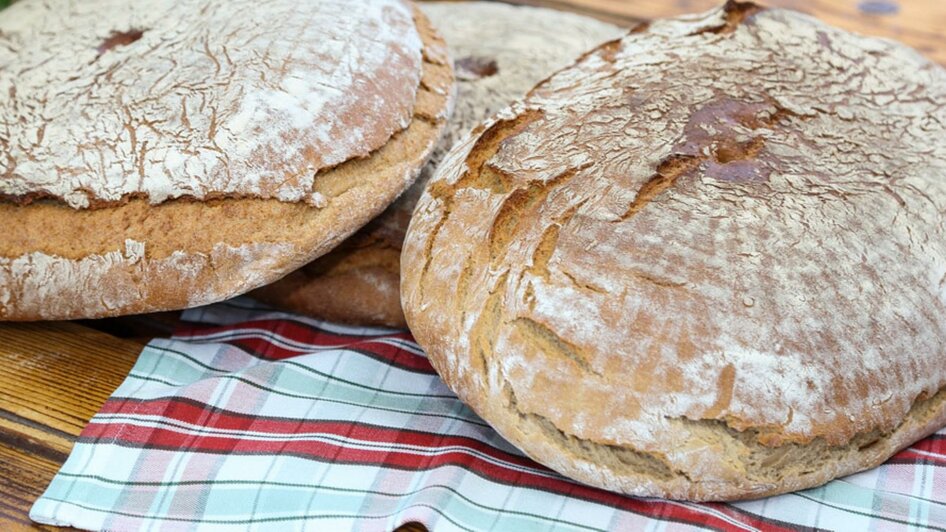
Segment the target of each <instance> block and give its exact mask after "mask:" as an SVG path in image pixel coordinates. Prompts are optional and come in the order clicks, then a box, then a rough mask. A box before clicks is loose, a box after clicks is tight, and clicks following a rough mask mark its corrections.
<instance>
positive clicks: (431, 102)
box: [0, 8, 453, 320]
mask: <svg viewBox="0 0 946 532" xmlns="http://www.w3.org/2000/svg"><path fill="white" fill-rule="evenodd" d="M413 13H414V14H413V16H414V21H415V25H416V28H417V31H418V34H419V35H420V39H421V42H422V50H421V54H422V57H423V61H422V63H421V72H420V75H419V78H418V79H419V81H418V88H417V91H416V98H415V100H414V103H413V110H412V118H411V120H410V123H409V125H408V126H407V127H406V128H405V129H403V130H401V131H398V132H396V133H394V134H393V135H392V136H391V138H390V139H389V140H388V141H387V142H386V143H385V144H384V145H383V146H382V147H380V148H379V149H377V150H374V151H373V152H372V153H371V154H370V155H369V156H368V157H365V158H354V159H351V160H348V161H346V162H343V163H341V164H339V165H337V166H335V167H333V168H331V169H327V170H324V171H321V172H319V173H318V174H317V176H316V178H315V179H314V181H313V187H314V192H315V193H317V194H318V195H319V196H320V197H322V198H323V201H321V202H320V205H312V204H310V203H306V202H294V203H290V202H283V201H279V200H276V199H255V198H249V197H240V198H229V197H220V198H213V199H206V200H204V201H198V200H196V199H194V198H180V199H175V200H170V201H165V202H163V203H161V204H158V205H152V204H150V203H149V201H148V200H147V199H145V198H126V199H125V200H124V201H123V202H121V203H119V204H111V205H108V206H102V207H101V208H92V209H74V208H72V207H69V206H67V205H65V204H63V203H61V202H57V201H52V200H39V201H34V202H32V203H29V204H27V205H23V204H20V203H16V202H11V201H0V220H3V222H4V225H5V230H6V237H5V238H4V239H3V240H2V241H0V319H5V320H36V319H74V318H96V317H104V316H115V315H120V314H131V313H139V312H151V311H159V310H169V309H178V308H184V307H191V306H197V305H202V304H207V303H211V302H214V301H219V300H222V299H226V298H228V297H232V296H234V295H238V294H241V293H244V292H246V291H248V290H251V289H253V288H256V287H258V286H260V285H262V284H266V283H269V282H272V281H275V280H276V279H278V278H280V277H281V276H283V275H285V274H286V273H287V272H290V271H292V270H294V269H296V268H298V267H299V266H301V265H302V264H305V263H306V262H309V261H311V260H312V259H313V258H315V257H317V256H319V255H321V254H324V253H325V252H327V251H328V250H330V249H331V248H333V247H335V246H336V245H338V243H339V242H341V241H342V240H344V239H345V238H346V237H348V236H349V235H350V234H351V233H353V232H354V231H355V230H357V229H358V228H359V227H361V226H362V225H364V224H365V223H367V222H368V221H369V220H371V219H372V218H373V217H375V216H377V215H378V214H379V213H380V212H382V211H383V210H384V208H385V207H387V206H388V205H389V204H390V203H391V202H392V201H393V200H394V199H395V198H397V197H398V196H399V195H400V194H401V193H402V192H403V191H404V190H405V189H406V188H407V187H408V186H410V184H411V183H412V182H413V181H414V179H415V178H416V176H417V174H418V172H419V171H420V168H421V167H422V166H423V164H424V163H425V162H426V160H427V158H428V157H429V155H430V153H431V151H432V150H433V147H434V145H435V144H436V141H437V140H438V139H439V137H440V135H441V132H442V129H443V127H444V123H445V121H446V116H447V113H448V110H449V107H450V100H451V98H452V95H453V90H452V85H453V72H452V67H451V65H450V61H449V58H448V56H447V52H446V45H445V43H444V42H443V40H442V39H441V38H440V36H439V35H438V34H437V33H436V32H435V31H434V30H433V28H432V27H431V26H430V24H429V22H428V21H427V19H426V17H424V15H423V14H422V13H420V12H419V11H418V10H417V9H416V8H414V11H413Z"/></svg>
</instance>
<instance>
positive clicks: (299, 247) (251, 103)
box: [0, 0, 453, 320]
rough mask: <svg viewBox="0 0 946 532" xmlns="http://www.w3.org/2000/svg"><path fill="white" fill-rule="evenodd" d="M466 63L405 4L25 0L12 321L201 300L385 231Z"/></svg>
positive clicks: (4, 39) (9, 173) (8, 263)
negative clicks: (379, 224)
mask: <svg viewBox="0 0 946 532" xmlns="http://www.w3.org/2000/svg"><path fill="white" fill-rule="evenodd" d="M452 82H453V80H452V67H451V65H450V64H449V61H448V58H447V54H446V48H445V45H444V43H443V41H442V39H441V38H440V37H439V36H438V35H437V34H436V33H435V32H434V30H433V29H432V28H431V26H430V24H429V23H428V22H427V19H426V18H425V17H424V15H423V14H421V13H420V12H419V11H418V10H416V8H414V7H413V6H412V5H411V4H409V3H407V2H405V1H401V0H366V1H361V2H356V3H351V2H347V1H341V0H318V1H312V2H302V3H299V2H293V1H290V0H274V1H268V2H258V1H255V0H227V1H222V0H214V1H210V2H207V1H197V0H186V1H177V0H162V1H160V2H148V3H147V4H143V3H139V2H131V1H128V0H109V1H105V2H95V3H92V2H72V3H69V4H68V5H67V6H61V5H59V4H52V3H49V2H40V1H38V0H37V1H34V0H25V1H23V2H18V3H17V4H15V5H13V6H12V7H10V8H9V9H7V10H5V11H4V12H3V13H2V14H0V92H2V93H3V94H5V95H9V97H8V98H5V99H3V100H0V129H2V130H3V131H4V135H2V136H0V220H2V222H3V225H4V227H5V231H6V235H7V236H6V237H5V238H4V239H3V240H2V241H0V319H8V320H10V319H12V320H29V319H64V318H80V317H100V316H110V315H118V314H127V313H135V312H146V311H155V310H162V309H173V308H182V307H188V306H195V305H201V304H205V303H210V302H213V301H218V300H221V299H225V298H228V297H231V296H233V295H236V294H240V293H243V292H245V291H247V290H250V289H252V288H255V287H257V286H259V285H261V284H265V283H268V282H272V281H274V280H276V279H278V278H280V277H281V276H283V275H285V274H286V273H287V272H290V271H292V270H293V269H295V268H298V267H299V266H300V265H302V264H305V263H306V262H308V261H310V260H311V259H313V258H314V257H317V256H319V255H321V254H323V253H325V252H326V251H328V250H330V249H331V248H333V247H334V246H335V245H337V244H338V243H339V242H340V241H342V240H343V239H345V238H346V237H348V236H349V235H350V234H351V233H353V232H354V231H356V230H357V229H359V228H360V227H361V226H362V225H364V224H365V223H366V222H367V221H368V220H370V219H372V218H373V217H375V216H377V215H378V214H379V213H380V212H382V211H383V210H384V209H385V208H386V207H387V206H388V205H389V204H390V203H391V202H392V201H394V200H395V199H396V198H397V197H398V196H399V195H400V194H401V193H402V192H403V191H404V190H405V189H406V188H407V187H408V186H409V185H410V184H411V183H412V182H413V180H414V179H415V177H416V176H417V174H418V172H419V170H420V168H421V167H422V166H423V164H424V162H425V161H426V159H427V157H428V156H429V155H430V152H431V150H432V149H433V146H434V145H435V143H436V140H437V139H438V138H439V136H440V134H441V131H442V128H443V125H444V123H445V118H446V115H447V111H448V109H449V100H450V98H451V97H452V88H451V84H452Z"/></svg>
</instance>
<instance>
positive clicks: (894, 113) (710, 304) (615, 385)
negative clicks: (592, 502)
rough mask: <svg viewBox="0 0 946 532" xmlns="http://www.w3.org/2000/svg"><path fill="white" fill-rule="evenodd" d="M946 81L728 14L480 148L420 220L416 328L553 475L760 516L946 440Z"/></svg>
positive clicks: (772, 20) (411, 255) (438, 362)
mask: <svg viewBox="0 0 946 532" xmlns="http://www.w3.org/2000/svg"><path fill="white" fill-rule="evenodd" d="M944 213H946V72H944V71H943V69H942V68H941V67H939V66H938V65H935V64H933V63H931V62H930V61H928V60H926V59H924V58H923V57H921V56H920V55H919V54H918V53H916V52H915V51H913V50H911V49H908V48H906V47H904V46H902V45H899V44H896V43H892V42H888V41H883V40H879V39H872V38H865V37H860V36H856V35H852V34H849V33H846V32H844V31H842V30H839V29H836V28H832V27H830V26H827V25H824V24H822V23H820V22H818V21H816V20H814V19H811V18H809V17H807V16H804V15H801V14H798V13H795V12H792V11H785V10H776V9H772V10H764V9H761V8H759V7H757V6H755V5H752V4H745V3H738V2H730V3H728V4H726V6H725V7H723V8H720V9H717V10H714V11H711V12H708V13H706V14H702V15H697V16H689V17H682V18H679V19H671V20H662V21H656V22H654V23H652V24H651V25H649V27H646V28H641V29H640V30H638V31H635V32H632V33H631V34H629V35H627V36H625V37H624V38H623V39H621V40H619V41H615V42H612V43H608V44H605V45H603V46H601V47H599V48H598V49H596V50H594V51H593V52H591V53H589V54H588V55H587V56H585V57H584V58H583V59H581V60H580V61H579V62H578V63H577V64H576V65H574V66H573V67H571V68H568V69H565V70H563V71H561V72H559V73H558V74H556V75H555V76H553V77H551V78H550V79H549V80H547V81H546V82H544V83H542V84H540V85H539V86H537V87H536V88H535V89H533V91H532V92H531V93H530V94H529V96H528V97H527V98H526V99H525V100H524V102H522V103H519V104H516V105H514V106H513V107H511V108H509V109H507V110H504V111H502V112H500V113H499V114H497V115H496V116H495V117H493V118H492V119H490V120H489V121H487V122H485V123H484V124H483V125H481V126H480V127H478V128H477V130H476V131H475V133H474V135H473V136H472V137H471V138H468V139H465V140H464V141H463V142H461V143H460V144H459V145H457V146H455V148H454V149H453V150H452V151H451V152H450V154H448V155H447V157H446V159H445V160H444V162H443V163H442V164H441V165H440V167H439V168H438V171H437V174H436V176H435V177H434V179H433V180H432V181H431V182H430V184H429V185H428V187H427V189H426V190H425V192H424V195H423V197H422V198H421V200H420V202H419V203H418V206H417V209H416V211H415V215H414V218H413V219H412V221H411V225H410V228H409V230H408V234H407V237H406V239H405V243H404V250H403V253H402V264H403V266H404V268H403V272H404V273H403V277H402V286H401V288H402V291H401V294H402V302H403V307H404V310H405V315H406V318H407V322H408V324H409V325H410V328H411V330H412V332H413V334H414V336H415V338H416V339H417V341H418V342H419V343H420V345H421V346H423V347H424V348H425V349H426V350H427V353H428V356H429V357H430V360H431V362H432V363H433V365H434V367H435V368H436V369H437V370H438V372H439V373H440V374H441V376H442V377H443V378H444V380H445V381H446V382H447V384H448V385H449V386H450V387H451V388H452V389H453V390H454V391H455V392H456V393H457V394H458V395H459V396H460V397H461V399H463V400H464V401H465V402H466V403H468V404H469V405H470V406H471V407H472V408H473V409H474V410H475V411H476V412H477V413H478V414H479V415H480V416H482V417H483V418H484V419H485V420H487V421H488V422H489V423H490V424H491V425H493V426H494V427H495V428H496V429H497V430H498V431H499V432H500V433H501V434H502V435H503V436H505V437H506V438H507V439H509V440H510V441H511V442H512V443H513V444H514V445H516V446H518V447H519V448H520V449H522V450H523V451H525V452H526V453H528V454H529V455H530V456H532V457H533V458H535V459H536V460H538V461H540V462H542V463H544V464H546V465H548V466H550V467H552V468H553V469H555V470H557V471H559V472H561V473H563V474H565V475H567V476H570V477H572V478H575V479H577V480H580V481H583V482H586V483H589V484H592V485H596V486H599V487H602V488H606V489H610V490H614V491H619V492H622V493H627V494H632V495H641V496H660V497H667V498H674V499H686V500H732V499H743V498H754V497H762V496H766V495H772V494H776V493H782V492H786V491H792V490H798V489H803V488H807V487H811V486H816V485H819V484H822V483H824V482H826V481H828V480H830V479H833V478H836V477H839V476H842V475H845V474H849V473H853V472H856V471H859V470H862V469H865V468H868V467H872V466H875V465H877V464H879V463H881V462H882V461H883V460H885V459H886V458H888V457H889V456H891V455H892V454H893V453H894V452H896V451H897V450H898V449H900V448H902V447H904V446H906V445H909V444H910V443H911V442H913V441H916V440H917V439H919V438H921V437H923V436H925V435H927V434H930V433H932V432H934V431H935V430H937V429H938V428H939V427H941V426H942V425H943V424H944V423H946V392H943V391H941V390H943V387H944V385H946V371H944V369H943V366H942V364H941V360H942V357H943V356H944V354H946V353H944V352H943V346H944V345H946V321H944V320H943V319H942V316H944V315H946V238H944V237H946V218H944V216H946V215H944Z"/></svg>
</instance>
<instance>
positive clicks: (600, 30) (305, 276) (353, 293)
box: [252, 2, 623, 328]
mask: <svg viewBox="0 0 946 532" xmlns="http://www.w3.org/2000/svg"><path fill="white" fill-rule="evenodd" d="M420 7H421V10H423V11H424V12H425V13H426V14H427V15H428V16H429V17H430V18H431V21H432V22H433V24H434V27H436V28H437V29H438V30H439V31H440V32H442V33H443V35H444V37H445V38H446V40H447V43H448V47H449V48H450V52H451V55H452V56H453V57H454V58H455V60H456V63H457V77H458V81H457V101H456V105H455V109H454V111H453V114H452V116H451V117H450V120H449V122H448V124H447V128H446V131H445V133H444V136H443V138H442V139H441V140H440V142H439V143H438V145H437V148H436V149H435V150H434V154H433V155H432V156H431V158H430V161H429V162H428V163H427V165H426V166H425V167H424V169H423V170H422V171H421V175H420V177H419V178H418V179H417V182H416V183H414V185H413V186H411V188H410V189H408V190H407V191H406V192H405V193H404V194H403V195H402V196H401V197H400V198H398V200H397V201H396V202H395V203H394V204H392V205H391V206H390V207H389V208H388V209H387V210H386V211H385V212H384V213H382V214H381V215H380V216H378V218H376V219H374V220H372V221H371V222H370V223H369V224H368V225H366V226H365V227H364V228H362V229H361V230H360V231H358V233H356V234H354V235H352V237H351V238H349V239H347V240H346V241H344V242H342V243H341V244H340V245H339V246H338V247H337V248H335V249H334V250H332V251H331V252H330V253H328V254H326V255H325V256H323V257H320V258H319V259H317V260H315V261H313V262H312V263H310V264H307V265H305V266H303V267H302V268H300V269H299V270H297V271H295V272H293V273H291V274H289V275H287V276H286V277H284V278H283V279H281V280H280V281H278V282H276V283H273V284H271V285H268V286H265V287H262V288H260V289H258V290H256V291H254V292H253V294H252V295H253V296H254V297H256V298H258V299H260V300H262V301H264V302H266V303H269V304H271V305H275V306H278V307H282V308H288V309H290V310H293V311H296V312H301V313H304V314H309V315H312V316H315V317H317V318H321V319H326V320H330V321H335V322H342V323H354V324H359V325H383V326H388V327H399V328H403V327H405V326H406V322H405V321H404V313H403V312H402V310H401V296H400V291H399V286H400V282H401V275H400V255H401V242H402V241H403V240H404V233H405V232H406V231H407V225H408V223H409V222H410V218H411V212H412V211H413V209H414V205H415V204H416V203H417V199H418V198H419V197H420V194H421V192H422V191H423V189H424V185H425V184H426V183H427V180H428V179H429V178H430V176H431V175H432V174H433V169H434V168H435V167H436V166H437V164H438V163H439V162H440V160H441V159H442V158H443V156H444V155H445V154H446V152H447V151H448V150H449V148H450V147H451V146H453V144H454V143H455V142H456V141H457V140H459V138H460V137H461V136H462V135H464V134H466V133H467V132H468V131H469V130H470V129H471V128H472V127H473V126H475V125H476V124H478V123H479V122H480V121H482V120H483V119H484V118H486V117H488V116H489V115H491V114H492V113H494V112H495V111H498V110H499V109H500V108H502V107H504V106H506V105H508V104H509V102H511V101H513V100H515V99H517V98H520V97H522V96H523V95H524V94H525V92H526V91H528V90H529V89H530V88H532V87H533V86H534V85H535V84H536V83H537V82H539V81H540V80H541V79H543V78H544V77H546V76H548V75H549V74H551V73H552V72H555V71H556V70H558V69H560V68H562V67H565V66H567V65H568V64H570V63H571V62H572V61H573V60H574V59H575V58H576V57H578V55H579V54H581V53H582V52H584V51H586V50H588V49H589V48H591V47H593V46H595V45H597V44H599V43H601V42H603V41H606V40H608V39H612V38H615V37H618V36H620V35H621V34H622V33H623V31H622V30H621V29H620V28H618V27H616V26H612V25H610V24H606V23H604V22H599V21H597V20H594V19H591V18H588V17H583V16H579V15H575V14H572V13H564V12H560V11H554V10H550V9H542V8H533V7H524V6H511V5H505V4H502V3H498V2H444V3H437V2H429V3H423V4H421V6H420ZM475 21H478V22H475Z"/></svg>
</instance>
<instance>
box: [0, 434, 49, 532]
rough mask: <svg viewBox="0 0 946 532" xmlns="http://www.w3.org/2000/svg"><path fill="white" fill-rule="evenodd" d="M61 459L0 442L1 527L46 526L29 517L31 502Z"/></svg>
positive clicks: (31, 527) (4, 528) (34, 528)
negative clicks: (56, 459) (35, 523)
mask: <svg viewBox="0 0 946 532" xmlns="http://www.w3.org/2000/svg"><path fill="white" fill-rule="evenodd" d="M59 466H60V463H59V462H57V461H55V460H51V459H49V458H47V457H44V456H39V455H36V454H31V453H29V452H28V451H25V450H23V449H19V448H17V447H14V446H10V445H7V444H6V443H3V442H0V530H30V529H32V530H36V529H40V530H44V529H47V528H46V527H38V526H36V525H34V524H32V523H31V522H30V520H29V511H30V506H32V505H33V501H35V500H36V499H37V498H38V497H39V496H40V495H42V493H43V490H45V489H46V486H47V485H48V484H49V481H50V480H52V478H53V475H55V474H56V471H58V470H59Z"/></svg>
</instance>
